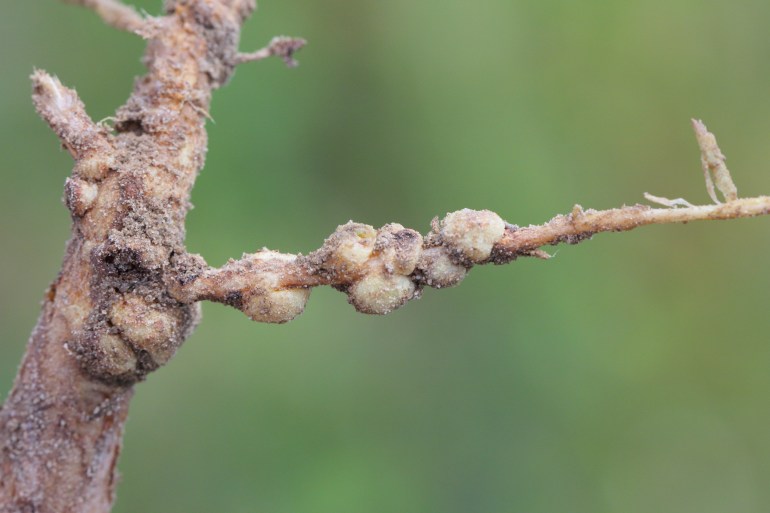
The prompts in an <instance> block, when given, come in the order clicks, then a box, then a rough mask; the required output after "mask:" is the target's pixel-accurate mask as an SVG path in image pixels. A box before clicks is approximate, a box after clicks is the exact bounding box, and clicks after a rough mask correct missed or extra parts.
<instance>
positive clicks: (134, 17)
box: [62, 0, 147, 33]
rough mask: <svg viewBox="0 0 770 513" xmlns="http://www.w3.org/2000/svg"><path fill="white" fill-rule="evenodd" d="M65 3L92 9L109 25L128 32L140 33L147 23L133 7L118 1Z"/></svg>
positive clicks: (101, 0) (76, 0) (75, 1)
mask: <svg viewBox="0 0 770 513" xmlns="http://www.w3.org/2000/svg"><path fill="white" fill-rule="evenodd" d="M62 1H63V2H64V3H67V4H72V5H80V6H82V7H86V8H88V9H91V10H92V11H94V12H95V13H96V14H98V15H99V17H100V18H101V19H102V21H104V23H106V24H107V25H109V26H111V27H113V28H116V29H118V30H125V31H126V32H134V33H137V32H140V31H141V30H142V29H143V28H145V26H146V24H147V22H146V20H145V19H144V18H142V16H141V15H140V14H139V13H138V12H136V10H134V8H133V7H130V6H128V5H125V4H122V3H120V2H119V1H118V0H62Z"/></svg>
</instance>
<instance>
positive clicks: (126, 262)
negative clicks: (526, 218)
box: [0, 0, 770, 513]
mask: <svg viewBox="0 0 770 513" xmlns="http://www.w3.org/2000/svg"><path fill="white" fill-rule="evenodd" d="M67 1H68V2H69V3H75V4H78V5H82V6H85V7H89V8H91V9H92V10H94V11H95V12H96V13H97V14H98V15H100V16H101V17H102V19H103V20H104V21H105V22H106V23H108V24H110V25H112V26H114V27H117V28H120V29H123V30H129V31H131V32H136V33H138V34H140V35H142V36H143V37H145V38H147V39H148V40H149V41H148V47H147V51H146V54H145V60H144V62H145V64H146V65H147V68H148V73H147V75H145V76H144V77H142V78H140V79H139V80H137V81H136V83H135V87H134V91H133V93H132V95H131V97H130V98H129V100H128V101H127V103H126V104H125V105H124V106H123V107H121V108H119V109H118V111H117V113H116V116H115V133H112V132H111V131H109V130H108V129H107V128H106V127H105V126H103V125H101V124H98V123H94V122H93V121H92V120H91V119H90V118H89V116H88V115H87V113H86V111H85V107H84V106H83V103H82V102H81V101H80V99H79V98H78V96H77V94H76V93H75V91H74V90H72V89H69V88H67V87H65V86H63V85H62V84H61V82H60V81H59V80H58V79H56V78H55V77H52V76H50V75H48V74H46V73H45V72H43V71H36V72H35V73H33V75H32V83H33V102H34V104H35V107H36V109H37V111H38V113H39V114H40V116H41V117H42V118H43V120H45V121H46V122H47V123H48V125H49V126H50V127H51V129H52V130H53V131H54V132H55V134H56V135H57V136H58V138H59V140H60V141H61V144H62V145H63V146H64V148H66V149H67V151H68V152H69V153H70V154H71V155H72V157H73V158H74V160H75V165H74V168H73V172H72V176H71V177H69V178H68V179H67V181H66V185H65V194H64V196H65V203H66V205H67V207H68V209H69V211H70V213H71V217H72V237H71V239H70V240H69V242H68V244H67V248H66V252H65V256H64V261H63V264H62V270H61V272H60V274H59V276H58V277H57V278H56V280H55V281H54V282H53V284H52V285H51V287H50V289H49V291H48V292H47V293H46V295H45V298H44V303H43V309H42V312H41V315H40V318H39V320H38V324H37V326H36V328H35V330H34V332H33V333H32V336H31V338H30V341H29V345H28V347H27V351H26V354H25V356H24V359H23V361H22V364H21V367H20V369H19V373H18V376H17V378H16V382H15V383H14V387H13V390H12V391H11V393H10V395H9V397H8V399H7V400H6V402H5V404H4V405H3V407H2V410H0V513H10V512H19V511H35V512H41V513H49V512H56V513H58V512H68V511H82V512H89V513H98V512H107V511H109V510H110V508H111V506H112V503H113V500H114V487H115V482H116V470H115V466H116V461H117V458H118V455H119V453H120V447H121V439H122V434H123V425H124V422H125V419H126V415H127V411H128V403H129V401H130V398H131V396H132V393H133V384H134V383H136V382H137V381H140V380H142V379H143V378H144V377H145V376H146V375H147V373H149V372H151V371H153V370H155V369H157V368H158V367H160V366H161V365H163V364H165V363H166V362H168V360H169V359H170V358H171V357H172V356H173V354H174V352H175V351H176V349H177V348H178V347H179V346H180V345H181V344H182V343H183V342H184V341H185V339H186V338H187V337H188V336H189V334H190V333H191V331H192V330H193V329H194V327H195V325H196V323H197V322H198V319H199V306H198V302H199V301H201V300H212V301H218V302H221V303H225V304H228V305H231V306H233V307H235V308H238V309H240V310H242V311H243V312H244V313H245V314H246V315H248V316H249V317H250V318H251V319H254V320H256V321H261V322H272V323H283V322H287V321H290V320H291V319H293V318H295V317H296V316H297V315H299V314H300V313H301V312H302V311H303V309H304V307H305V303H306V302H307V300H308V296H309V294H310V289H311V288H312V287H316V286H319V285H329V286H332V287H334V288H336V289H338V290H341V291H343V292H344V293H346V294H347V295H348V298H349V301H350V303H351V304H352V305H353V306H354V307H355V308H356V309H357V310H358V311H360V312H364V313H369V314H386V313H388V312H390V311H392V310H394V309H396V308H398V307H400V306H402V305H403V304H404V303H406V302H407V301H409V300H410V299H413V298H416V297H419V295H420V292H421V290H422V289H423V288H424V287H434V288H446V287H452V286H454V285H457V284H458V283H459V282H460V281H462V280H463V278H464V277H465V276H466V274H467V272H468V271H469V270H470V269H471V268H472V267H473V266H474V265H480V264H487V263H494V264H503V263H507V262H511V261H513V260H515V259H516V258H518V257H522V256H535V257H539V258H547V256H548V255H547V254H546V253H545V252H544V251H543V250H542V249H540V248H541V247H542V246H547V245H554V244H559V243H568V244H575V243H578V242H580V241H583V240H586V239H588V238H590V237H591V236H592V235H593V234H595V233H599V232H604V231H623V230H631V229H633V228H636V227H638V226H642V225H646V224H654V223H673V222H688V221H694V220H700V219H733V218H738V217H751V216H757V215H764V214H768V213H769V212H770V198H768V197H758V198H744V199H739V198H738V196H737V189H736V188H735V186H734V184H733V183H732V178H731V177H730V174H729V172H728V171H727V168H726V166H725V164H724V160H725V159H724V156H723V155H722V153H721V151H720V150H719V148H718V146H717V145H716V139H715V138H714V136H713V135H712V134H710V133H709V132H708V131H707V130H706V128H705V126H704V125H703V124H702V123H700V122H694V127H695V131H696V136H697V139H698V143H699V145H700V147H701V154H702V163H703V169H704V173H705V175H706V179H707V188H708V191H709V194H710V195H711V196H712V198H713V199H714V202H715V204H713V205H706V206H692V205H691V204H690V203H689V202H686V201H685V200H682V199H677V200H668V199H666V198H657V197H655V196H649V198H651V199H653V200H654V201H656V202H659V203H662V204H663V205H666V206H668V207H678V206H680V205H686V207H685V208H662V209H661V208H658V209H653V208H650V207H647V206H642V205H636V206H631V207H623V208H619V209H613V210H606V211H593V210H585V211H584V210H583V209H582V208H580V207H579V206H575V207H574V208H573V210H572V212H571V213H570V214H568V215H561V216H556V217H555V218H553V219H552V220H551V221H549V222H548V223H545V224H543V225H540V226H528V227H517V226H514V225H511V224H508V223H505V222H504V221H503V220H502V219H501V218H500V216H498V215H497V214H495V213H493V212H489V211H486V210H480V211H477V210H468V209H464V210H460V211H457V212H452V213H450V214H447V215H446V216H445V217H444V218H443V219H442V220H440V221H439V220H438V219H435V220H434V221H433V223H432V226H431V230H430V232H429V233H428V234H427V235H426V236H424V237H423V236H422V235H420V233H418V232H417V231H414V230H411V229H408V228H404V227H403V226H401V225H399V224H388V225H385V226H383V227H382V228H380V229H378V230H377V229H374V228H373V227H371V226H369V225H365V224H359V223H353V222H349V223H347V224H344V225H342V226H340V227H338V228H337V230H336V231H335V232H334V233H333V234H332V235H331V236H330V237H329V238H328V239H326V241H325V242H324V243H323V245H322V246H321V247H320V248H319V249H318V250H316V251H314V252H312V253H310V254H309V255H288V254H281V253H278V252H275V251H269V250H262V251H259V252H257V253H254V254H246V255H244V256H243V257H242V258H241V259H239V260H231V261H230V262H228V263H227V264H225V265H224V266H222V267H221V268H219V269H214V268H211V267H209V266H208V265H207V264H206V262H205V261H204V260H203V258H202V257H200V256H198V255H193V254H190V253H188V252H187V251H186V249H185V246H184V219H185V214H186V212H187V210H188V208H189V194H190V190H191V188H192V186H193V183H194V181H195V177H196V175H197V173H198V171H199V170H200V169H201V168H202V167H203V161H204V156H205V152H206V144H207V141H206V132H205V122H206V116H207V114H206V113H207V112H208V109H209V102H210V97H211V93H212V91H213V90H214V89H216V88H217V87H219V86H221V85H222V84H224V83H225V82H227V80H228V79H229V78H230V76H231V75H232V73H233V70H234V68H235V66H236V65H238V64H239V63H242V62H248V61H255V60H260V59H262V58H265V57H269V56H277V57H280V58H282V59H284V60H285V61H286V62H287V64H290V65H292V64H294V60H293V56H294V53H295V52H296V51H297V50H298V49H299V48H300V47H301V46H302V45H303V44H304V41H303V40H300V39H295V38H285V37H281V38H276V39H274V40H273V41H272V42H271V44H270V45H268V47H266V48H265V49H262V50H259V51H257V52H254V53H251V54H242V53H239V52H238V38H239V33H240V26H241V24H242V23H243V21H244V20H245V19H246V18H247V17H248V16H249V15H250V14H251V12H252V11H253V10H254V8H255V2H254V0H166V1H165V9H166V14H165V15H164V16H161V17H155V18H143V17H142V16H140V15H138V14H137V13H136V12H135V11H134V10H133V9H131V8H128V7H126V6H124V5H122V4H120V3H119V2H118V1H117V0H67ZM714 185H716V188H717V189H718V190H719V191H720V192H721V193H722V195H723V197H724V200H725V203H718V202H717V200H716V196H715V193H714Z"/></svg>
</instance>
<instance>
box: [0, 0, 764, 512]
mask: <svg viewBox="0 0 770 513" xmlns="http://www.w3.org/2000/svg"><path fill="white" fill-rule="evenodd" d="M159 3H160V2H159V0H152V1H142V2H138V3H137V5H139V6H140V7H141V8H144V9H146V10H147V12H149V13H157V12H158V11H159ZM2 11H3V15H2V17H0V58H1V61H0V63H1V64H2V72H1V75H0V76H1V77H2V79H1V82H0V93H1V94H0V116H1V118H0V147H1V148H2V151H1V152H0V162H1V164H0V166H2V186H0V240H2V241H3V249H2V266H0V315H1V316H2V317H1V318H0V341H2V342H1V343H0V397H4V396H5V394H6V392H7V390H8V389H9V388H10V386H11V383H12V380H13V376H14V373H15V369H16V365H17V364H18V361H19V359H20V357H21V355H22V353H23V351H24V345H25V340H26V339H27V337H28V334H29V332H30V330H31V328H32V327H33V325H34V322H35V318H36V315H37V309H38V304H39V301H40V298H41V296H42V293H43V290H44V288H45V287H46V286H47V284H48V283H49V282H50V281H51V280H52V279H53V277H54V276H55V274H56V272H57V270H58V268H59V263H60V259H61V253H62V249H63V245H64V241H65V240H66V238H67V237H68V229H69V219H68V215H67V212H66V210H65V209H64V207H63V206H62V204H61V202H60V197H61V195H62V192H61V188H62V184H63V181H64V178H65V177H66V176H67V174H68V172H69V170H70V167H71V162H70V159H69V156H68V155H67V154H66V153H65V152H62V151H60V150H59V148H58V143H57V141H56V139H55V138H54V136H53V135H52V133H51V132H50V131H49V130H48V128H47V127H46V126H45V125H44V124H43V123H42V122H41V121H40V120H39V119H37V117H36V115H35V113H34V111H33V109H32V106H31V104H30V101H29V83H28V78H27V77H28V75H29V74H30V72H31V71H32V69H33V67H41V68H44V69H46V70H48V71H50V72H52V73H55V74H57V75H58V76H59V77H60V78H61V79H62V81H63V82H64V83H65V84H68V85H70V86H74V87H76V88H77V90H78V91H79V92H80V94H81V96H82V98H83V99H84V101H85V102H86V105H87V106H88V109H89V112H90V113H91V115H92V116H93V117H94V118H95V119H101V118H104V117H107V116H109V115H110V113H111V112H112V111H113V110H114V109H115V108H116V107H117V106H118V105H119V104H120V103H121V102H122V101H123V100H124V99H125V98H126V96H127V94H128V93H129V91H130V89H131V84H132V78H133V77H134V76H136V75H138V74H140V73H142V67H141V65H140V62H139V58H140V54H141V52H142V48H143V42H142V41H141V40H139V39H138V38H135V37H133V36H131V35H128V34H124V33H118V32H116V31H114V30H112V29H109V28H107V27H105V26H103V25H102V23H101V22H100V21H99V20H98V19H97V18H96V16H94V15H93V14H91V13H89V12H87V11H84V10H81V9H78V8H74V7H69V6H65V5H61V4H59V3H57V2H55V1H51V0H45V1H35V2H20V1H17V2H5V3H4V4H3V8H2ZM768 26H770V4H769V3H768V2H766V1H760V0H738V1H735V2H718V1H706V2H703V1H695V0H629V1H625V2H611V1H606V0H604V1H602V0H586V1H582V2H574V1H568V0H545V1H525V0H478V1H475V2H459V1H450V2H447V1H439V0H392V1H389V2H383V1H380V0H326V1H322V2H321V1H318V0H281V1H279V0H264V1H263V2H262V5H261V9H260V11H259V12H258V13H257V14H256V16H255V17H254V18H253V19H252V20H251V21H250V22H249V23H248V24H247V25H246V27H245V30H244V33H243V40H242V48H244V49H247V50H251V49H256V48H258V47H260V46H262V45H263V44H264V43H266V42H267V41H268V40H269V39H270V37H272V36H273V35H277V34H281V33H287V34H291V35H301V36H304V37H306V38H307V39H308V40H309V41H310V44H309V46H308V47H307V48H306V49H305V50H303V51H302V53H301V54H300V55H299V57H300V60H301V63H302V64H301V66H300V67H299V68H298V69H296V70H286V69H284V68H283V66H282V64H281V63H280V62H278V61H276V62H263V63H258V64H252V65H246V66H243V67H242V68H240V69H239V70H238V72H237V74H236V76H235V77H234V79H233V80H232V82H231V83H230V84H229V85H228V86H227V87H226V88H224V89H222V90H221V91H219V92H217V93H216V96H215V101H214V104H213V108H212V111H211V114H212V115H213V117H214V118H215V120H216V124H210V125H209V128H210V139H211V144H210V150H209V156H208V162H207V165H206V168H205V170H204V171H203V173H202V174H201V176H200V178H199V180H198V183H197V185H196V188H195V191H194V194H193V201H194V203H195V205H196V209H195V210H194V211H192V212H191V214H190V216H189V223H188V240H189V248H190V249H191V250H192V251H195V252H200V253H201V254H203V255H204V256H205V257H206V258H207V259H208V261H209V262H210V263H212V264H214V265H219V264H221V263H223V262H224V261H225V260H226V259H227V258H228V257H237V256H239V255H240V254H241V252H243V251H254V250H256V249H258V248H260V247H262V246H267V247H269V248H274V249H280V250H283V251H295V252H296V251H301V252H307V251H310V250H312V249H314V248H316V247H318V246H319V245H320V243H321V242H322V240H323V238H324V237H325V236H326V235H328V234H329V233H331V232H332V231H333V230H334V228H335V226H337V225H338V224H340V223H344V222H345V221H347V220H348V219H354V220H357V221H361V222H366V223H369V224H373V225H375V226H380V225H382V224H384V223H386V222H390V221H397V222H400V223H402V224H404V225H406V226H410V227H414V228H417V229H420V230H421V231H423V232H425V231H426V230H427V229H428V226H429V221H430V219H431V218H432V217H433V216H434V215H443V214H444V213H445V212H447V211H450V210H456V209H459V208H463V207H470V208H489V209H492V210H495V211H496V212H499V213H500V214H501V215H502V216H503V217H505V218H506V219H507V220H509V221H510V222H513V223H516V224H529V223H540V222H543V221H545V220H547V219H549V218H550V217H551V216H552V215H553V214H556V213H560V212H568V211H569V210H570V209H571V207H572V205H573V203H575V202H579V203H581V204H582V205H583V206H585V207H593V208H609V207H612V206H617V205H620V204H623V203H627V204H632V203H635V202H637V201H640V200H641V199H642V198H641V195H642V192H644V191H649V192H651V193H654V194H658V195H665V196H669V197H679V196H683V197H685V198H687V199H689V200H690V201H693V202H707V201H708V200H707V196H706V194H705V188H704V186H703V180H702V175H701V171H700V167H699V166H700V165H699V160H698V152H697V149H696V145H695V142H694V139H693V137H692V134H691V130H690V126H689V118H690V117H693V116H696V117H702V118H703V119H704V120H705V121H706V122H707V124H708V125H709V127H710V128H711V129H713V130H714V131H715V132H716V133H717V135H718V136H719V138H720V142H721V145H722V149H723V150H724V151H725V153H726V154H727V155H728V157H729V159H730V160H729V164H730V168H731V169H732V171H733V175H734V176H735V178H736V182H737V184H738V188H739V192H740V193H742V194H743V195H758V194H762V193H770V166H769V165H768V161H769V160H770V145H768V140H769V139H770V98H769V97H768V94H769V92H770V67H768V55H770V35H769V34H768V30H767V27H768ZM769 230H770V219H756V220H742V221H733V222H729V223H704V224H697V223H696V224H693V225H688V226H665V227H652V228H644V229H642V230H639V231H636V232H631V233H627V234H620V235H600V236H597V237H596V238H595V239H594V240H593V241H591V242H588V243H585V244H583V245H580V246H577V247H563V248H559V249H556V250H555V252H556V253H557V256H556V258H554V259H553V260H551V261H549V262H542V261H534V260H522V261H519V262H516V263H514V264H513V265H510V266H506V267H497V268H493V267H491V266H489V267H486V268H477V269H474V270H473V272H472V273H471V275H470V276H469V277H468V278H467V279H466V280H465V282H464V283H463V284H462V285H461V286H460V287H458V288H456V289H451V290H444V291H434V290H427V291H426V293H425V295H424V297H423V298H422V299H421V300H420V301H415V302H412V303H410V304H409V305H407V306H406V307H405V308H403V309H402V310H400V311H397V312H395V313H394V314H392V315H389V316H387V317H371V316H364V315H360V314H357V313H355V312H354V311H353V309H352V308H351V307H350V306H349V305H348V304H347V303H346V300H345V296H344V295H342V294H339V293H337V292H335V291H333V290H329V289H323V290H316V291H314V292H313V294H312V297H311V299H310V302H309V304H308V308H307V310H306V312H305V314H304V315H302V316H301V317H300V318H299V319H297V320H296V321H294V322H292V323H290V324H288V325H284V326H269V325H260V324H256V323H252V322H249V321H248V320H247V319H246V318H245V317H244V316H243V315H242V314H241V313H239V312H237V311H235V310H230V309H228V308H225V307H223V306H220V305H213V304H206V305H205V307H204V314H205V315H204V322H203V323H202V325H201V326H200V327H199V328H198V330H197V332H196V333H195V335H194V336H193V337H192V338H191V339H190V340H189V342H188V343H187V344H186V345H185V346H184V347H183V349H182V350H181V351H180V352H179V353H178V355H177V357H176V358H175V359H174V360H173V362H171V364H170V365H169V366H168V367H166V368H164V369H163V370H162V371H161V372H158V373H156V374H154V375H152V376H150V377H149V379H148V380H147V382H146V383H143V384H141V385H139V386H138V387H137V394H136V398H135V400H134V404H133V407H132V411H131V416H130V420H129V422H128V427H127V436H126V440H125V447H124V453H123V456H122V458H121V462H120V469H121V472H122V474H123V482H122V484H121V485H120V488H119V495H118V503H117V508H116V511H117V512H119V513H126V512H137V511H143V512H145V511H146V512H171V511H180V512H181V511H184V512H211V511H221V512H234V513H235V512H244V513H246V512H255V511H258V512H269V513H348V512H349V513H361V512H366V513H370V512H371V513H379V512H383V513H384V512H388V513H395V512H398V513H409V512H436V513H455V512H456V513H469V512H473V513H476V512H486V513H497V512H527V513H535V512H567V511H569V512H581V513H582V512H585V513H597V512H618V511H622V512H625V513H635V512H640V513H641V512H645V513H648V512H652V511H671V512H677V513H687V512H697V513H709V512H720V513H723V512H727V511H729V512H767V511H769V510H770V430H768V425H769V424H770V393H769V392H770V372H768V370H769V369H770V343H769V342H770V340H768V339H769V338H770V337H768V335H767V333H768V331H769V328H770V316H768V311H767V305H768V299H770V289H769V288H768V283H769V282H770V270H768V269H767V268H764V267H762V265H764V263H766V262H768V259H769V258H770V238H769V237H768V231H769Z"/></svg>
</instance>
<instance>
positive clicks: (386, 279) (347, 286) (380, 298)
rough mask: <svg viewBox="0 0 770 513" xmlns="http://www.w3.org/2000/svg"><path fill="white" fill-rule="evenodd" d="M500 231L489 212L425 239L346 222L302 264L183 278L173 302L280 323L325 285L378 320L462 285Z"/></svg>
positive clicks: (254, 260)
mask: <svg viewBox="0 0 770 513" xmlns="http://www.w3.org/2000/svg"><path fill="white" fill-rule="evenodd" d="M505 228H506V224H505V222H504V221H503V220H502V219H501V218H500V216H498V215H497V214H495V213H494V212H490V211H488V210H481V211H477V210H469V209H465V210H460V211H457V212H452V213H450V214H448V215H447V216H446V217H445V218H444V219H443V220H441V221H438V220H434V222H433V228H432V230H431V232H430V233H429V234H428V235H427V236H426V237H423V236H422V235H420V234H419V233H418V232H416V231H414V230H411V229H409V228H404V227H403V226H401V225H400V224H395V223H394V224H387V225H385V226H383V227H382V228H380V229H379V230H377V229H375V228H373V227H371V226H369V225H366V224H361V223H354V222H349V223H347V224H344V225H342V226H339V227H338V228H337V230H336V231H335V232H334V233H333V234H332V235H331V236H330V237H329V238H328V239H326V241H324V244H323V246H322V247H321V248H320V249H318V250H317V251H314V252H313V253H310V254H309V255H307V256H302V255H300V256H295V255H286V254H281V253H277V252H274V251H269V250H262V251H260V252H258V253H253V254H246V255H244V256H243V258H241V259H240V260H237V261H236V260H231V261H230V262H228V263H227V264H226V265H225V266H223V267H221V268H220V269H208V270H205V271H203V272H200V273H196V275H194V276H188V277H186V278H184V279H183V280H182V281H183V282H184V283H182V282H180V283H179V284H178V285H177V286H176V287H174V294H175V296H176V297H177V298H178V299H180V300H181V301H195V300H199V299H209V300H214V301H218V302H222V303H226V304H229V305H231V306H233V307H235V308H238V309H240V310H242V311H243V312H244V313H246V314H247V315H248V316H249V317H250V318H252V319H253V320H256V321H260V322H271V323H284V322H288V321H290V320H292V319H293V318H295V317H296V316H297V315H299V314H300V313H302V311H303V310H304V307H305V304H306V302H307V299H308V297H309V295H310V288H312V287H315V286H319V285H331V286H333V287H335V288H336V289H338V290H340V291H342V292H344V293H346V294H347V296H348V301H349V302H350V304H352V305H353V306H354V307H355V309H356V310H358V311H359V312H362V313H367V314H378V315H383V314H387V313H389V312H391V311H393V310H395V309H396V308H399V307H400V306H402V305H404V304H405V303H406V302H407V301H409V300H410V299H414V298H417V297H419V296H420V293H421V291H422V289H423V287H425V286H428V287H434V288H445V287H452V286H454V285H457V284H458V283H460V281H462V279H463V278H464V277H465V275H466V274H467V272H468V270H469V269H470V268H471V267H472V266H473V265H474V264H480V263H486V262H489V261H490V255H491V254H492V249H493V247H494V245H495V244H496V243H497V242H499V241H500V240H501V239H502V237H503V234H504V233H505Z"/></svg>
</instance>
